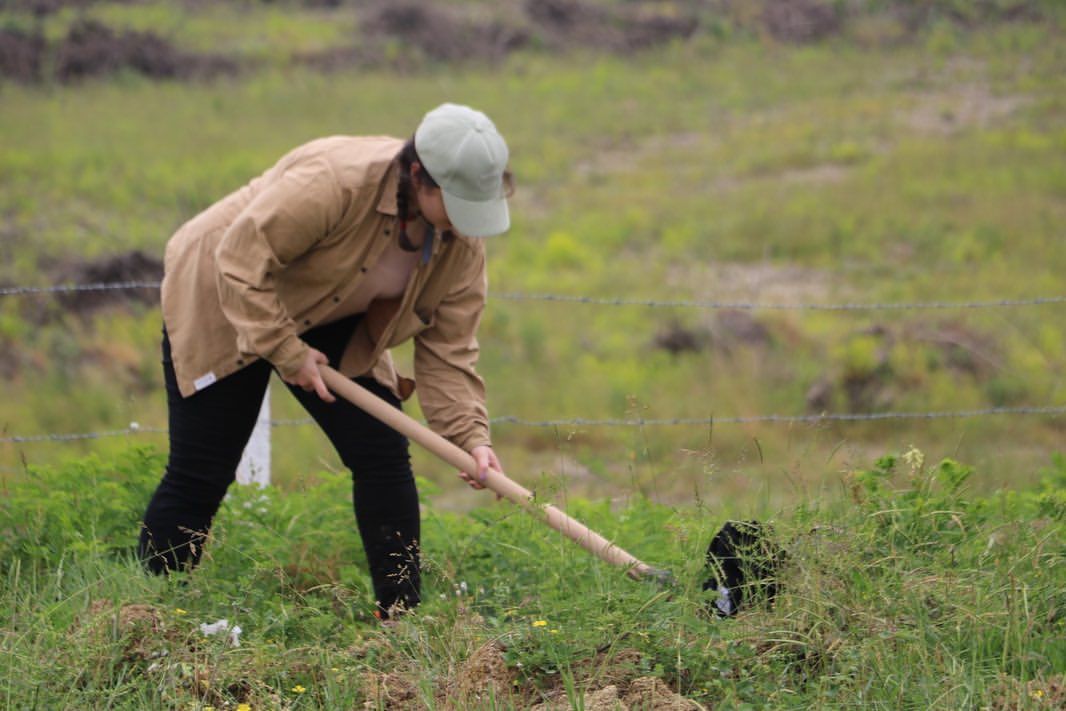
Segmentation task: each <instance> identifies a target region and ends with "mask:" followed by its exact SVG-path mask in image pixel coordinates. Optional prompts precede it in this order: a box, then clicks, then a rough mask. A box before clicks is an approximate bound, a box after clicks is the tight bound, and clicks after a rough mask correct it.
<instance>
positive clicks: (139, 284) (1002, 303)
mask: <svg viewBox="0 0 1066 711" xmlns="http://www.w3.org/2000/svg"><path fill="white" fill-rule="evenodd" d="M160 284H161V282H158V281H124V282H101V283H94V284H55V285H51V286H9V287H0V296H23V295H33V294H66V293H79V292H91V291H123V290H129V289H158V288H159V287H160ZM491 296H492V298H495V299H500V300H503V301H545V302H558V303H576V304H589V305H594V306H644V307H649V308H699V309H711V310H737V311H755V310H767V311H771V310H776V311H888V310H922V309H988V308H1005V307H1017V306H1047V305H1053V304H1064V303H1066V296H1045V297H1034V298H1027V299H993V300H989V301H912V302H907V301H901V302H872V303H854V302H850V303H827V304H819V303H795V304H777V303H768V302H755V301H708V300H687V299H665V300H663V299H633V298H627V297H599V296H580V295H570V294H526V293H520V292H504V293H495V292H493V293H492V294H491Z"/></svg>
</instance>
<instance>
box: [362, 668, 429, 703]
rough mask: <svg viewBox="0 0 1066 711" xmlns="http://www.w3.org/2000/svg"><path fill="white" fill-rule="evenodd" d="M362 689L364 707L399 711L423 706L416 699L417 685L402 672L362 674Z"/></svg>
mask: <svg viewBox="0 0 1066 711" xmlns="http://www.w3.org/2000/svg"><path fill="white" fill-rule="evenodd" d="M363 690H364V693H365V695H366V701H364V702H363V708H365V709H383V710H384V711H392V710H393V709H395V710H396V711H401V710H402V709H412V708H422V707H424V706H425V704H423V703H420V702H419V700H418V687H417V686H415V684H414V683H413V682H411V681H409V680H408V679H407V678H406V677H404V676H403V675H402V674H388V673H384V672H376V671H372V672H367V673H366V674H364V675H363Z"/></svg>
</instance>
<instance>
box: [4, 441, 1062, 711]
mask: <svg viewBox="0 0 1066 711" xmlns="http://www.w3.org/2000/svg"><path fill="white" fill-rule="evenodd" d="M159 463H160V457H159V455H158V454H155V453H153V452H151V451H150V450H143V449H142V450H128V451H125V452H123V453H121V454H119V455H117V456H115V457H114V458H109V459H102V458H97V459H86V460H77V461H73V462H69V463H66V464H64V465H62V466H59V467H54V468H45V469H37V470H34V472H33V477H31V478H29V479H27V480H26V481H24V482H23V483H21V484H19V485H18V486H16V487H14V488H12V489H10V490H9V491H8V494H7V496H6V497H5V499H4V500H3V502H4V505H3V507H2V509H0V514H2V516H3V519H4V520H3V525H2V526H0V531H3V534H2V535H0V546H2V548H3V556H2V558H0V560H3V564H2V570H0V572H2V582H0V616H2V617H3V619H4V626H3V629H4V632H3V634H2V636H0V647H2V649H3V652H4V654H3V655H0V659H2V660H3V661H2V662H0V665H2V671H3V672H4V673H3V674H2V677H0V678H2V679H3V680H4V681H3V682H2V683H0V695H2V696H3V698H4V699H5V703H6V704H7V705H8V706H11V707H25V706H27V705H34V704H36V705H40V706H45V707H50V708H56V707H58V708H86V707H92V708H96V707H104V706H106V707H111V708H134V707H137V708H144V707H150V708H156V707H161V706H165V707H171V708H205V707H207V706H213V707H215V708H236V706H237V704H239V703H247V704H249V705H250V706H251V707H252V708H255V709H259V708H292V709H296V708H338V707H353V706H358V705H359V704H366V705H367V706H366V707H367V708H528V707H529V706H530V705H532V704H534V703H537V702H540V701H543V700H549V701H552V702H553V703H556V704H561V705H562V706H561V707H564V708H581V704H582V703H583V699H584V700H585V701H584V703H587V702H588V701H587V700H588V699H591V698H592V697H593V694H597V693H598V694H600V698H605V697H610V696H611V694H615V693H616V694H617V696H618V698H626V699H628V700H629V701H628V703H630V704H631V707H633V708H650V707H652V704H651V698H653V697H655V698H658V699H659V700H660V701H662V700H663V699H664V698H666V699H671V698H672V699H674V700H675V701H676V697H674V696H673V694H677V693H680V694H682V695H683V696H685V697H686V698H688V699H691V700H695V701H697V702H699V703H701V704H703V705H704V706H705V707H710V706H713V707H715V708H726V709H745V708H814V707H817V708H851V707H856V706H861V707H863V708H885V709H889V708H919V707H920V708H944V709H947V708H995V709H1000V708H1002V709H1006V708H1012V709H1013V708H1033V709H1039V708H1052V707H1055V705H1056V704H1060V703H1062V701H1063V700H1064V699H1066V688H1064V682H1066V680H1064V679H1063V677H1062V674H1061V670H1062V668H1063V664H1064V663H1066V644H1064V642H1063V640H1064V639H1066V636H1064V634H1063V632H1064V631H1066V630H1064V629H1063V615H1062V610H1063V603H1064V602H1066V600H1064V598H1063V595H1062V591H1063V589H1064V583H1066V572H1064V569H1063V565H1062V561H1063V552H1064V550H1063V540H1066V539H1064V537H1063V513H1064V503H1066V502H1064V501H1063V498H1062V492H1063V491H1064V486H1066V479H1064V477H1066V468H1064V460H1063V458H1062V457H1061V456H1059V457H1057V458H1056V459H1055V460H1054V461H1053V462H1052V464H1051V466H1050V467H1045V468H1044V470H1043V472H1042V473H1040V477H1041V478H1042V483H1041V484H1040V485H1039V486H1038V487H1035V488H1033V489H1013V490H1002V491H998V492H995V493H993V494H991V495H987V496H984V495H981V496H979V495H975V493H974V492H973V491H972V490H971V489H970V486H969V480H971V479H972V478H974V477H976V476H978V475H979V474H980V473H979V472H975V471H974V470H973V469H972V468H971V467H967V466H966V465H964V464H960V463H958V462H955V461H954V460H943V461H941V462H938V463H927V462H926V461H925V459H924V455H922V453H920V452H918V451H917V450H911V451H909V452H906V453H904V454H903V455H898V456H888V457H882V458H880V459H879V460H878V461H877V462H876V463H874V464H872V465H870V466H868V467H867V468H864V469H860V470H855V471H851V472H847V473H846V474H845V475H844V476H843V477H841V479H840V484H841V485H842V486H843V487H844V488H845V489H846V490H847V491H848V492H850V493H849V495H848V496H846V497H843V498H837V499H835V501H833V502H830V501H828V500H827V499H825V498H814V499H804V500H799V501H797V502H796V503H795V504H794V505H792V506H791V507H789V508H787V509H782V510H779V511H777V512H774V513H771V514H770V515H769V516H768V519H769V520H770V521H771V522H772V523H773V525H774V528H775V536H776V537H777V538H778V540H779V542H780V543H781V544H782V545H784V546H785V548H786V549H787V552H788V560H787V563H786V564H785V566H784V567H783V568H782V569H781V571H780V577H779V582H780V584H781V589H782V592H781V593H780V594H779V596H778V598H777V600H776V603H775V605H774V606H773V607H772V608H765V607H750V608H748V609H747V610H745V611H743V612H742V613H741V614H740V615H739V616H738V617H736V618H735V619H729V620H722V619H718V618H715V617H713V616H710V615H708V613H707V612H706V606H707V604H708V602H709V599H708V598H707V597H706V594H705V593H703V592H702V591H701V590H700V583H701V582H702V580H703V579H704V578H705V577H706V576H707V573H706V571H704V570H703V569H702V559H703V553H704V550H705V547H706V544H707V541H708V540H710V537H711V535H712V533H713V532H714V530H715V529H716V528H717V527H718V526H719V525H720V524H721V523H722V522H723V521H724V520H725V519H726V518H727V517H729V516H730V515H731V512H730V510H729V509H730V506H729V505H728V504H722V503H716V502H712V501H705V502H702V503H701V504H699V505H698V506H695V507H692V506H687V507H683V508H670V507H666V506H663V505H661V504H656V503H654V502H653V501H651V500H649V499H647V498H644V497H642V496H639V495H636V496H632V497H630V499H629V500H628V501H626V502H624V503H621V504H618V505H612V504H611V503H610V502H608V501H606V500H600V501H592V500H587V499H580V498H570V500H569V508H570V510H571V512H572V513H573V514H574V515H576V516H577V517H579V518H580V519H582V520H584V521H586V522H588V523H589V524H590V525H592V526H593V527H594V528H596V529H597V530H599V531H601V532H602V533H604V534H605V535H607V536H608V537H610V538H612V540H615V541H616V542H618V543H619V544H620V545H623V546H625V547H627V548H629V549H630V550H631V551H632V552H634V553H635V554H636V555H638V556H640V557H642V558H643V559H644V560H646V561H649V562H651V563H653V564H655V565H663V566H667V567H669V568H671V569H672V570H673V571H674V573H675V574H676V576H677V579H678V584H677V586H676V587H675V588H670V589H660V588H658V587H657V586H655V585H652V584H638V583H634V582H632V581H630V580H628V579H627V578H625V577H624V575H623V574H622V573H621V572H620V571H617V570H613V569H609V568H607V567H606V566H605V565H604V564H601V563H599V562H596V561H594V560H593V559H592V558H590V557H589V556H588V555H587V554H586V553H585V552H583V551H581V550H580V549H578V548H577V547H576V546H574V545H572V544H571V543H569V542H566V541H564V540H562V539H560V538H559V537H557V536H556V535H555V534H554V533H552V532H550V531H549V530H548V529H547V528H545V527H543V526H542V525H541V524H539V523H537V522H536V521H534V520H533V519H532V518H531V517H528V516H526V515H522V514H520V513H518V512H517V511H516V510H515V509H513V508H512V507H510V506H508V505H503V504H499V505H495V506H486V507H483V508H478V509H477V510H475V511H473V512H471V513H470V514H468V515H465V516H458V515H456V514H454V513H450V512H447V511H442V510H440V509H437V508H434V507H432V506H429V507H428V508H427V509H426V511H425V512H424V526H423V547H424V557H425V566H424V567H425V570H426V580H425V603H424V605H423V606H422V607H421V608H420V611H419V612H418V614H416V615H414V616H411V617H408V618H405V619H404V620H403V621H401V622H400V624H399V626H397V627H395V628H391V629H382V628H380V627H379V626H378V624H377V623H376V621H374V620H373V618H372V617H370V615H369V610H370V609H371V605H370V599H369V595H370V593H369V581H368V580H367V578H366V573H365V570H364V565H365V562H363V560H362V553H361V549H360V548H359V546H358V538H357V536H356V535H355V531H354V526H353V525H352V522H351V521H350V517H351V509H350V504H344V503H343V502H344V500H345V499H346V498H348V496H349V489H348V487H349V484H348V483H347V481H346V479H347V478H346V477H345V476H344V475H338V474H331V473H328V472H321V473H318V474H316V475H314V477H313V479H314V483H313V484H311V485H309V486H307V487H306V488H305V489H303V490H301V491H290V492H287V493H281V492H279V491H277V490H275V489H271V490H268V491H266V492H261V491H260V490H258V489H255V488H254V487H238V488H236V489H235V490H234V491H233V492H231V495H230V497H229V498H228V499H227V501H226V502H225V504H224V505H223V509H222V511H221V512H220V514H219V516H218V518H217V521H216V527H215V529H214V531H213V533H212V540H211V541H210V542H209V544H208V546H207V549H206V558H205V562H204V564H203V565H202V566H201V567H200V568H198V569H197V570H196V571H195V572H193V573H191V574H189V575H187V576H182V577H181V579H180V580H159V579H155V578H150V577H148V576H146V575H144V574H143V573H142V572H141V571H140V570H139V569H138V566H137V563H136V562H135V561H133V560H132V559H131V553H130V546H131V544H132V542H133V540H134V537H135V536H136V531H137V526H138V522H137V518H138V516H137V514H136V513H135V512H136V511H138V510H139V506H140V505H143V499H144V498H146V497H147V494H148V493H149V492H150V491H151V487H152V486H154V484H155V480H156V469H157V467H158V466H159ZM556 484H557V485H560V486H565V483H564V482H559V481H557V482H556ZM223 618H224V619H227V620H228V621H230V623H231V624H235V625H238V626H240V627H241V630H242V633H241V636H240V637H239V641H240V645H239V646H237V647H234V646H232V645H231V644H230V643H229V642H228V641H227V640H226V639H225V638H222V637H206V636H204V635H203V634H202V633H201V632H200V630H199V625H200V624H201V623H213V622H215V621H217V620H218V619H223ZM59 647H62V648H64V649H65V650H67V652H66V653H65V654H64V655H62V656H57V655H55V654H54V650H55V649H57V648H59ZM651 677H653V678H655V679H658V680H659V681H657V682H652V681H651V680H650V679H649V678H651ZM612 686H613V687H614V691H611V690H610V689H608V687H612ZM642 690H643V692H642ZM642 693H643V694H644V695H643V696H642ZM648 694H651V696H649V695H648ZM641 704H645V705H641Z"/></svg>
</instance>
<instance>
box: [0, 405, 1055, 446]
mask: <svg viewBox="0 0 1066 711" xmlns="http://www.w3.org/2000/svg"><path fill="white" fill-rule="evenodd" d="M1000 415H1051V416H1057V415H1066V405H1060V406H1055V405H1051V406H1046V407H989V408H983V409H978V410H951V411H939V412H871V413H824V414H819V415H751V416H742V417H675V418H642V417H636V418H616V419H588V418H583V417H577V418H571V419H557V420H527V419H523V418H520V417H515V416H512V415H503V416H500V417H493V418H492V419H491V420H490V422H491V423H492V424H494V425H516V426H520V427H671V426H693V425H716V424H757V423H765V424H816V423H820V422H863V421H867V422H869V421H878V420H937V419H966V418H974V417H990V416H1000ZM313 422H314V420H312V419H311V418H310V417H304V418H296V419H286V420H260V424H269V425H270V426H271V427H293V426H302V425H309V424H312V423H313ZM167 432H168V430H167V429H166V428H165V427H145V426H142V425H131V426H130V427H127V428H125V429H118V430H105V431H102V432H69V433H47V434H37V435H11V436H4V437H0V443H3V444H27V443H35V442H75V441H79V440H94V439H104V438H107V437H124V436H129V435H138V434H166V433H167Z"/></svg>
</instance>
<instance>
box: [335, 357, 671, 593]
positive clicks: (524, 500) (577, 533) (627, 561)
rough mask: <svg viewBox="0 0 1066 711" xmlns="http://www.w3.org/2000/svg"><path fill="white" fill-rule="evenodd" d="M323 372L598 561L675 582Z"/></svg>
mask: <svg viewBox="0 0 1066 711" xmlns="http://www.w3.org/2000/svg"><path fill="white" fill-rule="evenodd" d="M319 372H320V373H321V374H322V379H323V380H324V381H325V383H326V386H327V387H329V389H330V390H332V391H333V392H335V393H336V394H338V395H340V396H341V397H343V398H344V399H345V400H348V401H349V402H351V403H352V404H353V405H355V406H356V407H358V408H359V409H361V410H363V411H364V412H366V413H367V414H369V415H371V416H372V417H374V418H376V419H378V420H381V421H382V422H384V423H385V424H386V425H388V426H389V427H391V428H393V429H394V430H396V431H397V432H399V433H400V434H402V435H404V436H405V437H407V438H408V439H411V440H414V441H415V442H417V443H418V444H420V445H422V446H423V447H425V448H426V449H428V450H429V451H430V452H431V453H432V454H434V455H436V456H437V457H439V458H440V459H443V460H444V461H445V462H447V463H448V464H450V465H452V466H453V467H455V468H456V469H459V470H461V471H464V472H466V473H467V474H469V475H470V476H472V477H473V478H474V479H475V480H478V481H481V483H483V484H484V485H485V486H486V487H487V488H489V489H491V490H492V491H493V492H495V493H496V494H498V495H499V496H502V497H503V498H505V499H507V500H508V501H511V502H512V503H514V504H517V505H518V506H520V507H522V508H523V509H525V510H527V511H529V512H530V513H532V514H533V515H534V516H536V517H538V518H541V519H543V520H544V521H545V522H546V523H547V524H548V525H549V526H551V527H552V528H554V529H555V530H556V531H558V532H559V533H561V534H563V535H564V536H566V537H567V538H569V539H570V540H572V541H574V542H575V543H577V544H578V545H579V546H581V547H582V548H584V549H585V550H587V551H588V552H590V553H592V554H593V555H594V556H596V557H597V558H599V559H601V560H603V561H605V562H607V563H610V564H611V565H615V566H618V567H620V568H624V569H625V571H626V575H628V576H629V577H630V578H633V579H634V580H644V579H648V580H653V581H656V582H659V583H671V582H673V576H672V575H671V574H670V572H669V571H667V570H662V569H660V568H654V567H652V566H650V565H648V564H647V563H644V562H642V561H641V560H639V559H638V558H637V557H636V556H634V555H633V554H631V553H628V552H626V551H624V550H622V549H621V548H619V547H618V546H616V545H615V544H614V543H611V542H610V541H608V540H607V539H606V538H604V537H603V536H601V535H600V534H598V533H596V532H595V531H593V530H591V529H589V527H588V526H586V525H584V524H583V523H580V522H579V521H577V520H575V519H573V518H571V517H570V516H567V515H566V514H565V513H563V512H562V511H561V510H559V509H557V508H556V507H555V506H552V505H551V504H541V503H537V502H536V500H535V497H534V495H533V492H531V491H530V490H529V489H526V488H525V487H523V486H521V485H520V484H517V483H515V482H514V481H512V480H511V479H509V478H508V477H507V476H505V475H504V474H502V473H501V472H497V471H493V470H492V469H489V471H488V476H487V477H486V478H485V479H484V480H481V478H480V476H479V474H478V470H477V464H476V463H475V462H474V458H473V457H472V456H471V455H470V454H468V453H467V452H464V451H463V450H462V449H460V448H459V447H457V446H456V445H454V444H452V443H451V442H449V441H448V440H446V439H444V438H443V437H441V436H440V435H439V434H437V433H436V432H434V431H432V430H431V429H429V428H428V427H426V426H425V425H423V424H421V423H419V422H417V421H415V420H414V419H412V418H411V417H409V416H408V415H405V414H404V413H403V412H401V411H400V410H398V409H397V408H395V407H393V406H392V405H389V404H388V403H387V402H385V401H384V400H382V399H381V398H379V397H378V396H377V395H374V394H373V393H371V392H370V391H369V390H367V389H366V388H364V387H362V386H361V385H359V384H358V383H354V382H352V381H351V380H349V379H348V378H346V377H345V376H343V375H341V374H340V373H338V372H337V371H336V370H334V369H333V368H330V367H329V366H327V365H320V366H319Z"/></svg>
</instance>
